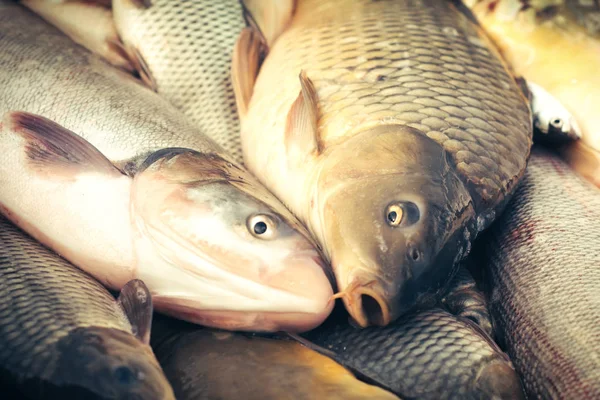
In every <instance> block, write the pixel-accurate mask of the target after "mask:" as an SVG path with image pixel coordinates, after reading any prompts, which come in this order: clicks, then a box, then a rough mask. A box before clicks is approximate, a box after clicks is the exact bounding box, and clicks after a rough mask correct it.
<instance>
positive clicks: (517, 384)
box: [475, 360, 525, 400]
mask: <svg viewBox="0 0 600 400" xmlns="http://www.w3.org/2000/svg"><path fill="white" fill-rule="evenodd" d="M475 385H476V388H477V389H478V390H479V391H481V393H482V394H485V397H486V398H490V399H498V400H504V399H507V400H508V399H525V395H524V393H523V389H522V386H521V381H520V380H519V376H518V375H517V372H516V371H515V369H514V368H513V367H512V365H511V364H509V363H508V362H506V361H504V360H494V361H492V362H491V363H489V364H487V365H486V366H484V367H483V368H482V369H481V370H480V371H479V373H478V374H477V378H476V381H475Z"/></svg>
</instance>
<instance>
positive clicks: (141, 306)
mask: <svg viewBox="0 0 600 400" xmlns="http://www.w3.org/2000/svg"><path fill="white" fill-rule="evenodd" d="M117 303H118V304H119V306H120V307H121V309H123V312H124V313H125V315H126V316H127V319H128V320H129V322H130V323H131V328H132V330H133V334H134V335H135V336H136V337H137V338H138V339H140V340H141V341H142V342H143V343H144V344H150V330H151V328H152V312H153V306H152V295H151V294H150V290H149V289H148V287H147V286H146V284H145V283H144V282H143V281H141V280H139V279H133V280H130V281H129V282H127V283H126V284H125V286H123V288H122V289H121V293H119V297H118V299H117Z"/></svg>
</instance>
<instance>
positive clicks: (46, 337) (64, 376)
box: [0, 217, 175, 400]
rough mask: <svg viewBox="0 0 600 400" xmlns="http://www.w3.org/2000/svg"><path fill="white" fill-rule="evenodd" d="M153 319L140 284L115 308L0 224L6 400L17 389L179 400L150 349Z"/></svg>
mask: <svg viewBox="0 0 600 400" xmlns="http://www.w3.org/2000/svg"><path fill="white" fill-rule="evenodd" d="M151 316H152V301H151V298H150V295H149V293H148V292H147V289H146V288H145V286H144V285H143V284H142V283H141V282H139V281H132V282H130V283H128V284H127V285H126V286H125V288H124V289H123V291H122V293H121V296H120V297H119V303H117V301H115V299H114V297H112V295H111V294H110V293H109V292H108V291H107V290H106V289H105V288H104V287H102V285H100V284H99V283H98V282H97V281H95V280H94V279H93V278H92V277H90V276H89V275H88V274H86V273H84V272H83V271H81V270H79V269H78V268H76V267H75V266H73V265H71V264H69V263H68V262H67V261H65V260H64V259H62V258H60V257H59V256H57V255H56V254H54V253H53V252H51V251H50V250H48V249H46V248H44V247H43V246H42V245H41V244H39V243H38V242H37V241H35V240H34V239H33V238H31V237H29V236H28V235H27V234H25V233H24V232H23V231H21V230H20V229H18V228H17V227H15V226H14V225H13V224H11V223H10V222H9V221H8V220H6V219H5V218H4V217H0V372H1V375H0V382H2V384H3V388H2V393H3V398H12V397H11V390H12V391H13V394H14V395H15V396H16V394H17V393H20V396H18V397H16V398H23V397H22V396H25V395H27V396H34V397H33V398H46V399H53V398H56V399H58V398H60V399H71V398H73V399H75V398H95V399H96V398H97V399H124V398H143V399H149V400H150V399H156V400H159V399H161V400H167V399H175V397H174V395H173V390H172V389H171V387H170V386H169V384H168V382H167V379H166V378H165V376H164V374H163V372H162V370H161V368H160V367H159V365H158V362H157V361H156V359H155V357H154V355H153V353H152V351H151V349H150V347H149V345H148V339H149V336H148V335H149V334H150V325H149V324H150V321H151ZM134 333H137V334H138V335H139V338H137V337H135V336H134ZM143 341H144V342H145V343H144V342H143ZM4 396H7V397H4ZM136 396H137V397H136Z"/></svg>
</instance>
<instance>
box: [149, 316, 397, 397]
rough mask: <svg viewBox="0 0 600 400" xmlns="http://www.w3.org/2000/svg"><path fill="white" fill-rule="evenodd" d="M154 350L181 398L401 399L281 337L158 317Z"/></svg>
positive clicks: (154, 334) (153, 338)
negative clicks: (222, 329)
mask: <svg viewBox="0 0 600 400" xmlns="http://www.w3.org/2000/svg"><path fill="white" fill-rule="evenodd" d="M152 346H153V348H154V351H155V352H156V355H157V357H158V359H159V361H160V363H161V365H162V367H163V368H164V371H165V373H166V374H167V377H168V378H169V380H170V382H171V384H172V385H173V389H174V391H175V396H176V397H177V399H179V400H191V399H193V400H196V399H222V400H227V399H240V398H244V399H249V400H251V399H256V400H258V399H260V400H269V399H273V400H275V399H277V400H279V399H298V400H302V399H306V400H309V399H344V400H346V399H353V400H359V399H377V400H392V399H398V397H396V396H395V395H393V394H391V393H390V392H387V391H385V390H383V389H380V388H379V387H376V386H372V385H369V384H366V383H363V382H361V381H359V380H358V379H356V378H355V377H354V376H353V375H352V373H351V372H350V371H348V370H347V369H345V368H344V367H342V366H340V365H339V364H337V363H336V362H335V361H333V360H331V359H329V358H327V357H326V356H323V355H321V354H319V353H317V352H315V351H312V350H309V349H307V348H306V347H304V346H302V345H301V344H299V343H297V342H295V341H292V340H284V338H280V337H263V336H258V335H250V334H242V333H236V332H226V331H221V330H215V329H207V328H202V327H198V326H193V325H190V324H187V323H183V322H181V321H176V320H173V319H170V318H166V317H162V316H157V318H156V322H155V323H154V327H153V331H152Z"/></svg>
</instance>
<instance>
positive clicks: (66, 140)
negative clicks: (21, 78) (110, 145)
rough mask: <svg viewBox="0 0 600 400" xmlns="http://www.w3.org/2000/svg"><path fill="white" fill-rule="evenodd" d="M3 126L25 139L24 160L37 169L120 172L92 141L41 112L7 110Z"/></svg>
mask: <svg viewBox="0 0 600 400" xmlns="http://www.w3.org/2000/svg"><path fill="white" fill-rule="evenodd" d="M4 128H5V130H6V129H8V130H10V131H11V132H13V133H15V134H17V135H19V136H21V137H22V138H23V139H25V140H26V145H25V152H26V155H27V160H28V162H29V164H30V166H32V167H34V168H35V169H38V170H40V171H48V169H49V167H59V168H65V169H73V168H75V169H77V170H78V171H79V170H95V171H103V172H106V173H109V174H121V171H119V170H118V169H117V168H116V167H115V166H114V165H113V164H112V163H111V162H110V161H109V160H108V159H107V158H106V157H105V156H104V155H103V154H102V153H101V152H100V151H99V150H98V149H96V148H95V147H94V146H93V145H92V144H91V143H89V142H88V141H86V140H85V139H83V138H82V137H80V136H78V135H77V134H76V133H74V132H72V131H70V130H68V129H67V128H65V127H63V126H61V125H59V124H57V123H56V122H54V121H51V120H50V119H48V118H45V117H42V116H41V115H37V114H32V113H28V112H22V111H12V112H9V113H7V114H6V115H5V116H4Z"/></svg>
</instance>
